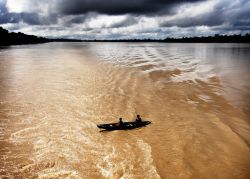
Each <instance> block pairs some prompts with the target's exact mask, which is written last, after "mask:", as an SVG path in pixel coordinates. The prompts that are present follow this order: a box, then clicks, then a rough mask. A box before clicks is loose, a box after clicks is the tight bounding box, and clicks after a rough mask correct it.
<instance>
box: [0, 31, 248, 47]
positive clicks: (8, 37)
mask: <svg viewBox="0 0 250 179" xmlns="http://www.w3.org/2000/svg"><path fill="white" fill-rule="evenodd" d="M46 42H163V43H164V42H165V43H168V42H170V43H250V34H245V35H241V34H240V35H219V34H216V35H214V36H208V37H183V38H166V39H160V40H157V39H122V40H121V39H120V40H119V39H118V40H74V39H48V38H44V37H37V36H34V35H26V34H23V33H21V32H18V33H14V32H9V31H8V30H5V29H4V28H2V27H0V46H5V45H19V44H35V43H46Z"/></svg>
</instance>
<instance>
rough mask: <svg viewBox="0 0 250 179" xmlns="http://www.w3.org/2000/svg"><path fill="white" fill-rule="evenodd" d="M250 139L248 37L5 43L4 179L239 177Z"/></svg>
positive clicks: (0, 130)
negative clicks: (126, 125)
mask: <svg viewBox="0 0 250 179" xmlns="http://www.w3.org/2000/svg"><path fill="white" fill-rule="evenodd" d="M136 114H140V115H141V117H142V118H143V119H146V120H150V121H152V124H150V125H148V126H147V127H143V128H138V129H134V130H124V131H112V132H107V131H102V132H100V130H99V129H98V128H97V126H96V125H97V124H101V123H111V122H116V121H118V119H119V117H122V118H123V119H124V121H132V120H134V118H135V117H136ZM249 146H250V45H249V44H174V43H46V44H38V45H21V46H10V47H1V48H0V178H15V177H16V178H84V179H85V178H86V179H93V178H98V179H99V178H114V179H116V178H123V179H140V178H141V179H145V178H148V179H150V178H152V179H155V178H163V179H165V178H166V179H168V178H170V179H171V178H180V179H185V178H207V179H211V178H222V179H224V178H225V179H230V178H234V179H235V178H242V179H243V178H249V177H250V170H249V169H250V148H249Z"/></svg>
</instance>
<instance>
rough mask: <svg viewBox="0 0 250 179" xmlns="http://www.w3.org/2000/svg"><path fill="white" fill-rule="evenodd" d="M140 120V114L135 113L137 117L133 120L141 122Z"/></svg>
mask: <svg viewBox="0 0 250 179" xmlns="http://www.w3.org/2000/svg"><path fill="white" fill-rule="evenodd" d="M141 121H142V120H141V117H140V115H139V114H138V115H137V118H136V119H135V122H141Z"/></svg>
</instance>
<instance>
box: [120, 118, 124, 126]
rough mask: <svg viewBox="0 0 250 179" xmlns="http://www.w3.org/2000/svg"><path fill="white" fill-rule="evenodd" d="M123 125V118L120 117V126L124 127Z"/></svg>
mask: <svg viewBox="0 0 250 179" xmlns="http://www.w3.org/2000/svg"><path fill="white" fill-rule="evenodd" d="M122 125H123V121H122V118H121V117H120V119H119V126H122Z"/></svg>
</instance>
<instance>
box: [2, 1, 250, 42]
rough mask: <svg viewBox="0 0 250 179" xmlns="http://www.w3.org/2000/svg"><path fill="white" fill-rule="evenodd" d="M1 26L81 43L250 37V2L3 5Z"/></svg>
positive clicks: (15, 2) (35, 2) (8, 3)
mask: <svg viewBox="0 0 250 179" xmlns="http://www.w3.org/2000/svg"><path fill="white" fill-rule="evenodd" d="M0 26H2V27H4V28H6V29H8V30H10V31H14V32H23V33H26V34H33V35H38V36H44V37H50V38H75V39H131V38H152V39H161V38H166V37H183V36H202V35H204V36H208V35H213V34H216V33H218V34H234V33H236V34H239V33H242V34H245V33H249V32H250V1H249V0H0Z"/></svg>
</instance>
